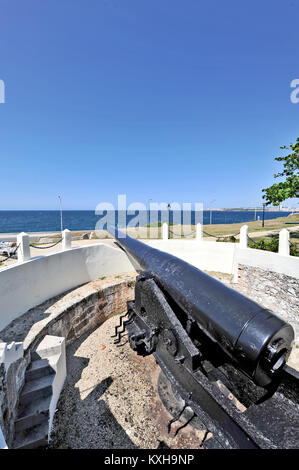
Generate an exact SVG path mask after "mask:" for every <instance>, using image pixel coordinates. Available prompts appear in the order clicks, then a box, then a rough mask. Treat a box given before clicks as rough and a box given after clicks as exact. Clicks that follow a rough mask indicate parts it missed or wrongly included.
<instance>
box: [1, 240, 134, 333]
mask: <svg viewBox="0 0 299 470" xmlns="http://www.w3.org/2000/svg"><path fill="white" fill-rule="evenodd" d="M133 270H134V268H133V266H132V264H131V263H130V261H129V260H128V258H127V256H126V254H125V253H124V252H123V251H120V250H119V249H116V248H113V247H110V246H107V245H104V244H102V243H97V244H94V245H88V246H84V247H76V248H73V249H71V250H67V251H61V252H58V253H54V254H51V255H46V256H43V257H39V258H35V259H31V260H29V261H26V262H24V263H21V264H15V265H12V266H9V267H6V268H3V269H1V271H0V330H1V329H2V328H4V327H5V326H7V325H8V324H9V323H10V322H11V321H12V320H14V319H15V318H17V317H18V316H20V315H22V314H23V313H25V312H26V311H27V310H28V309H30V308H32V307H35V306H36V305H39V304H40V303H42V302H44V301H45V300H47V299H50V298H51V297H54V296H55V295H58V294H61V293H62V292H65V291H66V290H68V289H72V288H74V287H76V286H79V285H80V284H84V283H85V282H89V281H92V280H93V279H97V278H98V277H101V276H109V275H111V274H119V273H122V272H127V271H133Z"/></svg>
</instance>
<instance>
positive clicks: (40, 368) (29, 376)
mask: <svg viewBox="0 0 299 470" xmlns="http://www.w3.org/2000/svg"><path fill="white" fill-rule="evenodd" d="M54 372H55V371H53V369H52V367H51V366H50V363H49V361H48V359H39V360H37V361H33V362H31V364H30V366H29V367H28V369H27V371H26V374H25V380H26V382H29V381H30V380H34V379H37V378H38V377H43V376H45V375H50V374H53V373H54Z"/></svg>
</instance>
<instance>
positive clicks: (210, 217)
mask: <svg viewBox="0 0 299 470" xmlns="http://www.w3.org/2000/svg"><path fill="white" fill-rule="evenodd" d="M215 201H216V199H213V201H211V202H210V203H209V206H211V204H213V202H215ZM210 225H212V209H211V207H210Z"/></svg>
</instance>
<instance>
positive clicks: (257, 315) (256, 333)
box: [108, 227, 294, 386]
mask: <svg viewBox="0 0 299 470" xmlns="http://www.w3.org/2000/svg"><path fill="white" fill-rule="evenodd" d="M108 229H109V231H110V233H111V234H113V235H114V236H115V238H116V239H117V241H118V243H119V244H120V246H121V247H122V248H123V249H124V250H125V251H126V253H127V254H128V256H129V258H130V259H131V260H132V262H133V264H134V265H135V266H136V268H137V269H138V270H146V271H149V272H150V273H151V274H150V275H151V276H152V277H153V278H154V279H155V282H156V283H157V284H158V285H159V287H161V289H162V290H163V292H164V293H165V294H166V295H167V298H168V301H169V303H170V304H171V303H172V302H174V303H175V305H176V309H179V310H181V311H182V312H184V314H185V315H187V323H186V331H190V328H194V326H195V327H197V329H198V328H199V329H200V331H201V332H204V334H205V335H206V336H207V337H208V338H210V339H211V340H212V341H213V342H214V343H215V345H217V346H220V347H221V348H222V350H223V351H224V352H225V354H226V355H227V356H228V357H229V358H230V360H231V361H232V362H233V363H234V365H235V366H236V367H238V368H239V369H240V370H242V371H243V372H244V373H245V374H247V376H248V377H250V378H251V379H252V380H253V381H254V382H255V383H256V384H257V385H260V386H266V385H269V384H270V383H271V382H272V381H275V378H276V376H277V375H279V373H280V371H281V370H282V368H283V366H284V364H285V362H286V360H287V358H288V355H289V353H290V350H291V344H292V341H293V339H294V331H293V328H292V327H291V325H289V324H288V323H286V322H284V321H283V320H282V319H280V318H278V317H277V316H275V315H274V314H273V313H272V312H270V311H269V310H266V309H264V308H262V307H261V306H260V305H258V304H257V303H255V302H253V301H252V300H250V299H248V298H247V297H245V296H243V295H241V294H239V293H238V292H236V291H234V290H233V289H230V288H228V287H226V286H225V285H223V284H222V283H220V282H219V281H217V280H215V279H213V278H212V277H210V276H208V275H207V274H205V273H203V272H202V271H200V270H199V269H197V268H195V267H194V266H192V265H190V264H188V263H186V262H185V261H183V260H181V259H179V258H177V257H175V256H172V255H170V254H168V253H165V252H162V251H159V250H157V249H154V248H151V247H149V246H148V245H146V244H144V243H141V242H139V241H138V240H135V239H133V238H131V237H129V236H128V235H126V234H124V233H123V232H120V231H119V230H117V229H115V228H114V227H110V228H108ZM165 334H167V332H166V333H165ZM169 335H171V333H169ZM186 338H187V339H188V334H186ZM168 339H169V340H170V341H171V338H168ZM187 339H186V341H187ZM194 339H195V340H196V338H194ZM189 342H190V338H189ZM190 348H191V349H192V346H191V345H190ZM193 354H194V355H195V356H194V357H193V356H192V354H191V358H188V360H190V361H191V362H192V363H193V362H194V363H197V361H198V356H196V354H195V353H194V351H193Z"/></svg>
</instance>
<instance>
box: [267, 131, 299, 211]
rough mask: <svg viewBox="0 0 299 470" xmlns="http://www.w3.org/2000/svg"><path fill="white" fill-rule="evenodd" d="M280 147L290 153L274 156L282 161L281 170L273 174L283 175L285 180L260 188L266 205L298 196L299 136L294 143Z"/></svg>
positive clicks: (278, 176) (275, 176) (276, 204)
mask: <svg viewBox="0 0 299 470" xmlns="http://www.w3.org/2000/svg"><path fill="white" fill-rule="evenodd" d="M280 148H281V149H282V150H291V153H289V155H286V156H284V157H276V158H275V160H277V161H278V162H283V171H281V172H280V173H277V174H275V175H273V176H274V178H281V177H283V178H285V181H281V182H280V183H274V184H272V186H270V187H269V188H265V189H263V190H262V191H263V192H264V193H265V194H264V195H263V199H266V204H267V205H268V204H273V205H274V206H278V205H279V204H280V203H281V202H283V201H285V200H286V199H289V198H293V197H299V137H298V138H297V141H296V143H295V144H291V145H290V146H289V147H286V146H283V147H280Z"/></svg>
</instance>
